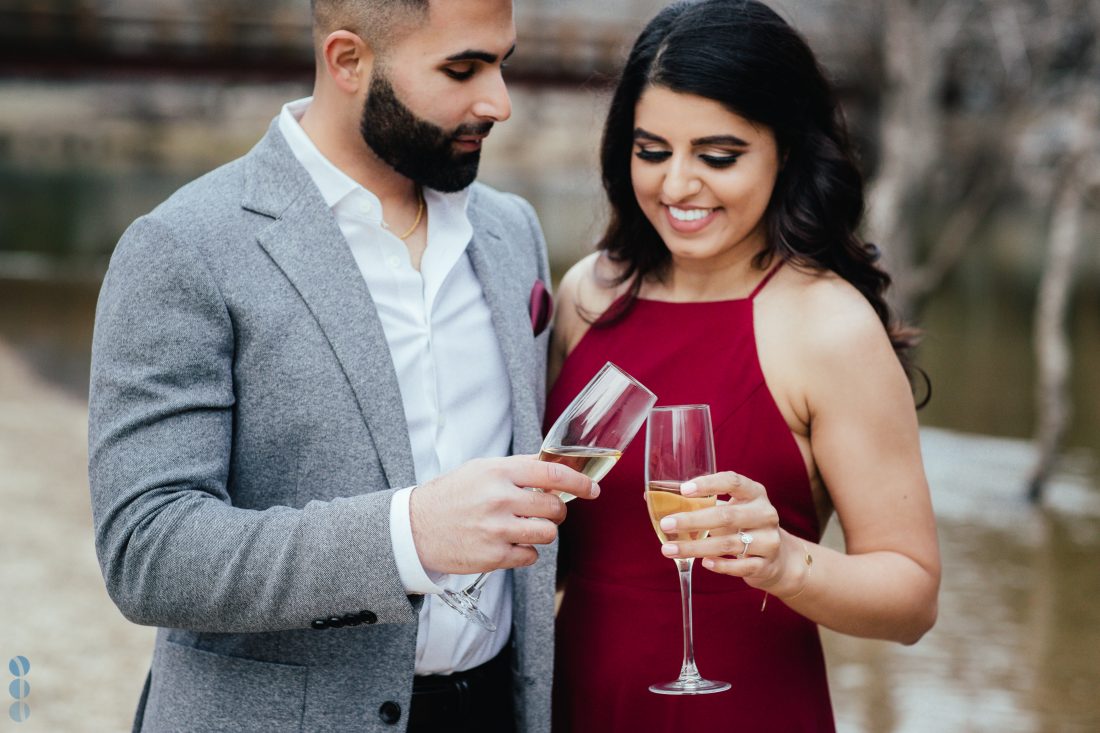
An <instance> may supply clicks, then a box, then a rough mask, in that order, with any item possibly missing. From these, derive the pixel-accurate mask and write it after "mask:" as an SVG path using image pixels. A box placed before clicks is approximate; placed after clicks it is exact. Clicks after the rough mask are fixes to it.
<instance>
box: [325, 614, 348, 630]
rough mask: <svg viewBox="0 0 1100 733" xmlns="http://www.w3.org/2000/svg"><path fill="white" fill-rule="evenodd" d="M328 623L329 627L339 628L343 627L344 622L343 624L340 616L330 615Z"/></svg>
mask: <svg viewBox="0 0 1100 733" xmlns="http://www.w3.org/2000/svg"><path fill="white" fill-rule="evenodd" d="M328 625H329V626H330V627H331V628H334V629H339V628H343V627H344V625H345V624H344V620H343V619H342V618H340V617H339V616H332V617H331V618H329V620H328Z"/></svg>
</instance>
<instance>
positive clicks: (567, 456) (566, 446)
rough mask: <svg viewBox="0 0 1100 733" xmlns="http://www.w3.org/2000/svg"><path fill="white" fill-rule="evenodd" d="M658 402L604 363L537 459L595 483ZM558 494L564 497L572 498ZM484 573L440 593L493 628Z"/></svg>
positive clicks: (558, 422)
mask: <svg viewBox="0 0 1100 733" xmlns="http://www.w3.org/2000/svg"><path fill="white" fill-rule="evenodd" d="M656 402H657V396H656V395H655V394H653V393H652V392H650V391H649V390H648V389H646V387H645V385H643V384H642V383H641V382H639V381H638V380H636V379H634V378H633V377H631V376H630V375H629V374H627V373H626V372H624V371H623V370H622V369H620V368H619V367H617V366H615V365H614V364H612V363H611V362H607V363H606V364H604V365H603V367H602V368H601V369H600V371H598V372H596V376H594V377H592V379H591V380H590V381H589V382H588V384H586V385H585V386H584V388H583V389H582V390H581V391H580V393H578V394H577V396H576V397H574V398H573V401H572V402H570V403H569V406H568V407H566V408H565V411H564V412H562V414H561V416H560V417H558V419H557V420H556V421H555V422H554V425H553V426H552V427H551V428H550V431H549V432H548V433H547V434H546V438H545V439H544V440H543V441H542V448H541V449H540V451H539V460H540V461H550V462H553V463H561V464H563V465H566V466H569V467H570V468H572V469H574V470H575V471H579V472H580V473H583V474H584V475H585V476H588V477H589V478H590V479H592V480H593V481H597V482H598V481H599V480H600V479H602V478H603V477H604V476H606V475H607V472H608V471H610V470H611V468H612V466H614V465H615V463H616V462H618V460H619V458H621V457H622V455H623V451H625V450H626V447H627V446H628V445H630V441H631V440H633V439H634V436H635V435H636V434H637V433H638V430H639V429H641V427H642V423H644V422H645V419H646V416H647V415H648V414H649V410H650V408H652V407H653V405H654V404H656ZM536 490H538V489H536ZM559 496H560V497H561V500H562V501H571V500H572V499H574V498H576V497H574V496H573V495H572V494H566V493H561V494H559ZM488 577H489V573H482V574H481V575H480V576H478V578H477V580H475V581H474V582H473V584H472V585H470V587H469V588H466V589H465V590H461V591H457V592H456V591H449V590H447V591H444V592H443V595H442V596H441V598H442V600H443V602H444V603H446V604H447V605H448V606H450V607H451V608H453V609H454V610H456V611H458V612H459V613H460V614H462V615H463V616H465V617H466V618H467V619H469V620H470V621H473V622H474V623H477V624H479V625H481V626H482V627H484V628H486V629H488V630H489V631H496V625H495V624H494V623H493V621H492V620H491V619H490V618H489V617H488V616H486V615H485V614H484V613H483V612H482V610H481V609H480V608H479V607H478V599H479V598H480V597H481V588H482V586H483V585H485V579H486V578H488Z"/></svg>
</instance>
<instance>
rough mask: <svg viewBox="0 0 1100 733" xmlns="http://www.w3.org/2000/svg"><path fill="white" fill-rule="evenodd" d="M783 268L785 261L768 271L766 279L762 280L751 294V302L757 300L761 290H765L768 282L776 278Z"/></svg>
mask: <svg viewBox="0 0 1100 733" xmlns="http://www.w3.org/2000/svg"><path fill="white" fill-rule="evenodd" d="M782 266H783V260H780V261H779V264H778V265H776V266H775V267H773V268H772V269H771V270H769V271H768V274H767V275H765V276H764V279H763V280H761V281H760V282H759V284H757V286H756V287H755V288H753V290H752V292H751V293H750V294H749V300H755V299H756V295H757V294H758V293H759V292H760V291H761V290H763V289H764V286H765V285H767V284H768V281H769V280H771V279H772V277H774V276H775V273H777V272H779V268H780V267H782Z"/></svg>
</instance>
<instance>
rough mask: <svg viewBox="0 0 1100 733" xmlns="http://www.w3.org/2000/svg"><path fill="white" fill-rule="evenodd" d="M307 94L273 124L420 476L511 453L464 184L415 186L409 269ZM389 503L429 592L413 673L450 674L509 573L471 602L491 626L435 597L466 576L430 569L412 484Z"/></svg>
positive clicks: (505, 384)
mask: <svg viewBox="0 0 1100 733" xmlns="http://www.w3.org/2000/svg"><path fill="white" fill-rule="evenodd" d="M310 102H311V99H310V98H306V99H300V100H297V101H295V102H290V103H289V104H287V105H286V106H284V107H283V111H282V113H281V114H280V116H279V130H280V131H281V132H282V134H283V137H285V138H286V141H287V143H289V145H290V149H291V151H292V152H293V153H294V156H295V157H296V158H297V159H298V161H299V162H300V163H301V164H302V165H303V166H304V167H305V169H306V171H307V172H308V173H309V175H310V177H311V178H312V179H313V181H314V183H316V184H317V188H318V189H319V190H320V192H321V196H322V197H323V198H324V200H325V203H326V204H328V205H329V207H331V209H332V212H333V214H334V215H335V217H336V223H337V224H338V225H339V226H340V231H341V232H343V234H344V238H345V239H347V242H348V246H349V247H350V248H351V253H352V256H354V258H355V262H356V264H358V265H359V270H360V272H361V273H362V275H363V279H364V280H365V281H366V283H367V287H368V288H369V290H370V294H371V298H372V299H373V300H374V304H375V307H376V308H377V309H378V316H379V318H381V320H382V327H383V329H384V331H385V333H386V341H387V342H388V344H389V348H390V353H391V354H392V356H393V365H394V368H395V369H396V371H397V381H398V384H399V385H400V387H401V401H402V403H403V404H404V407H405V419H406V420H407V422H408V427H409V438H410V440H411V442H412V453H413V464H414V467H415V471H416V481H417V484H421V483H424V482H425V481H428V480H430V479H432V478H434V477H436V476H438V475H439V474H441V473H445V472H447V471H450V470H451V469H453V468H456V467H457V466H459V465H460V464H462V463H464V462H465V461H467V460H470V459H472V458H479V457H495V456H506V455H508V453H509V451H510V449H511V444H512V404H511V393H510V391H509V385H510V381H509V377H508V372H507V370H506V368H505V364H504V357H503V355H502V353H501V351H500V344H499V343H498V341H497V337H496V331H495V330H494V328H493V323H492V320H491V314H490V312H489V306H488V303H486V301H485V296H484V294H483V292H482V289H481V283H480V281H478V279H477V276H476V275H475V273H474V269H473V266H472V265H471V264H470V260H469V258H468V257H467V255H466V246H467V244H469V242H470V239H471V238H472V236H473V227H472V226H471V224H470V220H469V218H468V217H467V215H466V205H467V202H468V198H469V190H464V191H460V192H458V193H441V192H438V191H433V190H430V189H424V200H425V205H426V207H427V216H428V244H427V248H426V249H425V251H424V256H423V258H422V260H421V263H420V271H419V272H418V271H417V270H416V269H414V268H413V266H412V261H411V258H410V256H409V251H408V248H407V247H406V246H405V243H404V242H402V241H401V240H400V239H398V238H397V235H395V234H393V233H392V232H390V231H389V229H388V228H387V227H386V224H385V223H384V220H383V211H382V205H381V202H380V201H379V199H378V197H377V196H375V195H374V194H373V193H371V192H370V191H368V190H367V189H365V188H363V187H362V186H360V185H359V184H358V183H356V182H355V181H354V180H352V179H351V178H350V177H349V176H347V175H346V174H345V173H344V172H342V171H341V170H340V169H338V168H337V167H336V166H335V165H333V164H332V163H331V162H330V161H329V160H328V159H327V158H325V157H324V156H323V155H322V154H321V152H320V151H319V150H318V149H317V147H316V146H315V145H314V144H313V142H312V141H311V140H310V139H309V136H308V135H306V133H305V131H304V130H303V129H302V127H301V125H300V124H299V122H298V121H299V120H300V119H301V118H302V116H303V115H304V114H305V111H306V109H308V107H309V104H310ZM412 490H413V487H409V488H406V489H402V490H401V491H398V492H397V493H396V494H395V495H394V497H393V500H392V502H391V504H390V537H391V539H392V541H393V551H394V556H395V558H396V559H397V569H398V572H399V573H400V575H401V581H402V583H403V584H404V585H405V591H406V592H407V593H423V594H426V595H425V598H424V604H423V605H422V606H421V609H420V626H419V629H418V631H417V637H416V673H417V674H448V673H451V672H455V671H461V670H465V669H470V668H472V667H476V666H477V665H479V664H482V663H484V662H487V661H489V660H490V659H492V658H493V657H494V656H496V655H497V654H498V653H499V652H500V651H501V649H503V647H504V645H505V644H506V643H507V641H508V636H509V634H510V632H511V625H512V592H511V582H512V578H511V572H495V573H493V574H492V575H491V576H490V578H489V580H488V582H487V583H486V584H485V586H484V588H483V590H482V594H481V601H480V606H481V609H482V610H483V611H484V612H485V613H486V614H487V615H488V616H489V617H490V618H492V619H493V620H495V621H496V625H497V631H496V632H495V633H491V632H488V631H485V630H484V629H482V628H481V627H480V626H478V625H476V624H473V623H470V622H468V621H466V620H465V619H464V618H463V617H462V616H460V615H458V614H457V613H456V612H454V611H452V610H451V609H450V608H449V607H447V606H446V605H444V604H443V602H442V601H440V600H439V597H438V595H437V594H438V593H440V592H441V591H442V589H443V588H449V589H452V590H457V589H459V588H464V587H466V586H467V585H469V584H470V583H471V582H472V581H473V579H474V577H476V576H469V575H440V574H429V573H428V572H426V571H425V569H424V567H423V566H422V564H421V562H420V558H419V556H418V555H417V552H416V546H415V545H414V543H413V537H412V526H411V523H410V519H409V495H410V494H411V493H412Z"/></svg>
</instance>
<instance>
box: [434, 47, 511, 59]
mask: <svg viewBox="0 0 1100 733" xmlns="http://www.w3.org/2000/svg"><path fill="white" fill-rule="evenodd" d="M515 50H516V47H515V45H514V44H513V45H512V47H511V48H510V49H508V53H506V54H504V59H505V60H507V59H508V57H509V56H511V55H512V54H513V53H515ZM498 58H499V57H498V56H497V55H496V54H495V53H489V52H488V51H478V50H477V49H474V48H468V49H466V50H465V51H459V52H458V53H456V54H453V55H451V56H448V57H447V61H484V62H485V63H487V64H495V63H496V62H497V59H498Z"/></svg>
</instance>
